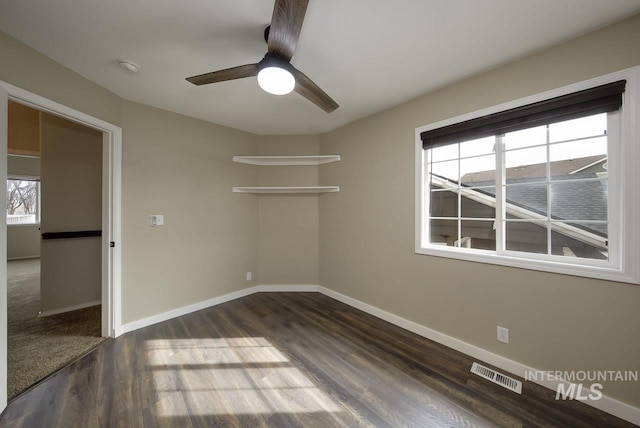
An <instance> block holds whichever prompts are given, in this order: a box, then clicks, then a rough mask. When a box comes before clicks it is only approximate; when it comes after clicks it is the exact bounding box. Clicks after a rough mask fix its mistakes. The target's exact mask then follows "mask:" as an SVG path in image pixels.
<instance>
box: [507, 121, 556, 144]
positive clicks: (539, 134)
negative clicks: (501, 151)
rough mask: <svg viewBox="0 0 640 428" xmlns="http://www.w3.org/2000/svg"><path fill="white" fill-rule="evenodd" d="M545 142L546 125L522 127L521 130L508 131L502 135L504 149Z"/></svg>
mask: <svg viewBox="0 0 640 428" xmlns="http://www.w3.org/2000/svg"><path fill="white" fill-rule="evenodd" d="M546 143H547V127H546V126H538V127H536V128H530V129H523V130H522V131H516V132H509V133H507V134H505V135H504V148H505V150H511V149H519V148H522V147H531V146H538V145H540V144H546Z"/></svg>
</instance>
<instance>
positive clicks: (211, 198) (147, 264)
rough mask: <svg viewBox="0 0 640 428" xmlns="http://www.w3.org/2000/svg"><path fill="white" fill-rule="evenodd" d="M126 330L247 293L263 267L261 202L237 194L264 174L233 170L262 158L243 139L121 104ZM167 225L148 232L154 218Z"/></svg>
mask: <svg viewBox="0 0 640 428" xmlns="http://www.w3.org/2000/svg"><path fill="white" fill-rule="evenodd" d="M123 117H124V131H123V150H122V168H123V172H122V182H123V186H122V302H123V307H122V322H123V323H128V322H131V321H135V320H138V319H141V318H144V317H147V316H151V315H156V314H159V313H162V312H165V311H168V310H171V309H175V308H179V307H181V306H185V305H189V304H192V303H197V302H201V301H203V300H207V299H211V298H213V297H217V296H220V295H223V294H225V293H229V292H233V291H236V290H239V289H242V288H245V287H246V286H247V282H246V279H245V278H246V277H245V273H246V272H248V271H253V272H256V270H257V267H258V249H257V240H258V214H257V213H258V201H257V199H256V198H255V197H253V195H242V194H236V193H233V192H232V191H231V188H232V187H233V186H251V185H255V183H256V182H257V181H258V171H257V170H255V169H252V168H242V166H241V165H240V164H237V163H234V162H232V160H231V159H232V157H233V155H249V154H255V152H256V150H257V138H256V137H255V136H254V135H252V134H248V133H245V132H240V131H236V130H232V129H230V128H226V127H222V126H218V125H214V124H211V123H207V122H203V121H200V120H196V119H191V118H188V117H185V116H181V115H178V114H174V113H169V112H166V111H163V110H158V109H155V108H152V107H147V106H144V105H141V104H137V103H133V102H125V103H124V115H123ZM151 214H163V215H164V226H159V227H150V226H149V215H151Z"/></svg>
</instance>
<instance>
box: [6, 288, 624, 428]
mask: <svg viewBox="0 0 640 428" xmlns="http://www.w3.org/2000/svg"><path fill="white" fill-rule="evenodd" d="M472 362H473V360H472V359H471V358H470V357H467V356H465V355H463V354H461V353H459V352H456V351H453V350H451V349H448V348H446V347H444V346H441V345H439V344H437V343H435V342H432V341H430V340H427V339H424V338H422V337H420V336H417V335H415V334H413V333H410V332H408V331H406V330H403V329H401V328H398V327H395V326H393V325H391V324H388V323H386V322H384V321H382V320H380V319H377V318H375V317H372V316H370V315H368V314H365V313H363V312H360V311H358V310H356V309H353V308H351V307H349V306H346V305H344V304H342V303H340V302H337V301H335V300H333V299H330V298H328V297H326V296H323V295H321V294H318V293H291V294H289V293H259V294H254V295H251V296H248V297H244V298H241V299H238V300H234V301H231V302H228V303H224V304H221V305H219V306H215V307H213V308H209V309H206V310H203V311H199V312H196V313H193V314H190V315H187V316H183V317H180V318H176V319H173V320H170V321H167V322H163V323H160V324H156V325H154V326H151V327H147V328H144V329H141V330H138V331H135V332H132V333H128V334H125V335H123V336H121V337H119V338H117V339H115V340H110V341H108V342H107V343H106V344H104V345H103V346H101V347H100V348H98V349H96V350H95V351H94V352H92V353H91V354H89V355H88V356H86V357H84V358H83V359H81V360H79V361H77V362H75V363H73V364H72V365H70V366H68V367H66V368H64V369H63V370H61V371H60V372H58V373H57V374H55V375H54V376H52V377H50V378H49V379H47V380H46V381H44V382H42V383H40V384H39V385H37V386H36V387H34V388H33V389H31V390H29V391H28V392H27V393H25V394H23V395H21V396H19V397H17V398H16V399H14V400H13V401H12V402H11V403H9V406H8V407H7V409H6V410H5V411H4V413H3V414H2V415H1V416H0V426H2V427H28V428H35V427H83V428H85V427H109V428H111V427H127V428H128V427H180V428H184V427H216V426H222V427H262V426H270V427H289V426H293V427H323V428H324V427H343V426H347V427H352V426H353V427H359V426H374V427H393V428H396V427H405V426H408V427H494V426H505V427H538V426H541V427H618V426H619V427H625V426H633V425H631V424H628V423H625V422H624V421H622V420H620V419H617V418H614V417H612V416H610V415H607V414H605V413H603V412H600V411H598V410H595V409H593V408H591V407H589V406H586V405H584V404H582V403H579V402H576V401H556V400H555V392H553V391H550V390H547V389H545V388H543V387H539V386H537V385H535V384H532V383H529V382H528V383H526V384H525V387H524V393H523V395H518V394H515V393H512V392H510V391H508V390H506V389H503V388H501V387H499V386H497V385H494V384H493V383H490V382H488V381H485V380H484V379H482V378H480V377H477V376H476V375H472V374H470V373H469V369H470V367H471V363H472Z"/></svg>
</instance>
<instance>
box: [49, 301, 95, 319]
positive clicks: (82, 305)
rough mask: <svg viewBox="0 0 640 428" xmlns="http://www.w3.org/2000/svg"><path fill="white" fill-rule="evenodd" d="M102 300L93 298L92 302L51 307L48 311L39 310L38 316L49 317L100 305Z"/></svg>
mask: <svg viewBox="0 0 640 428" xmlns="http://www.w3.org/2000/svg"><path fill="white" fill-rule="evenodd" d="M101 304H102V300H94V301H93V302H86V303H80V304H78V305H73V306H67V307H65V308H60V309H52V310H50V311H40V312H39V313H38V318H42V317H49V316H51V315H58V314H63V313H65V312H71V311H77V310H78V309H84V308H90V307H91V306H97V305H101Z"/></svg>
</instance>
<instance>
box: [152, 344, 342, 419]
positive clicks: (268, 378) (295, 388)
mask: <svg viewBox="0 0 640 428" xmlns="http://www.w3.org/2000/svg"><path fill="white" fill-rule="evenodd" d="M145 358H146V360H147V364H148V366H150V367H152V368H153V369H154V372H153V382H154V384H155V389H156V392H157V401H156V403H155V405H154V409H155V412H156V414H157V415H158V416H161V417H170V416H186V415H224V414H237V415H239V414H254V415H255V414H274V413H316V412H339V411H341V408H340V407H339V406H338V405H337V404H336V403H334V402H333V400H332V399H331V397H329V396H328V395H327V394H326V393H324V392H323V391H321V390H320V389H318V388H317V387H316V386H315V384H314V383H313V382H312V380H311V379H309V378H308V377H307V376H306V375H305V374H304V373H303V372H302V371H301V370H300V369H298V368H296V367H295V366H294V365H293V364H292V363H291V362H290V361H289V359H288V358H287V356H286V355H284V354H283V353H282V352H280V351H279V350H278V349H277V348H276V347H275V346H273V345H272V344H271V343H270V342H269V341H267V340H266V339H264V338H262V337H241V338H220V339H216V338H202V339H177V340H163V339H159V340H148V341H147V342H146V349H145Z"/></svg>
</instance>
